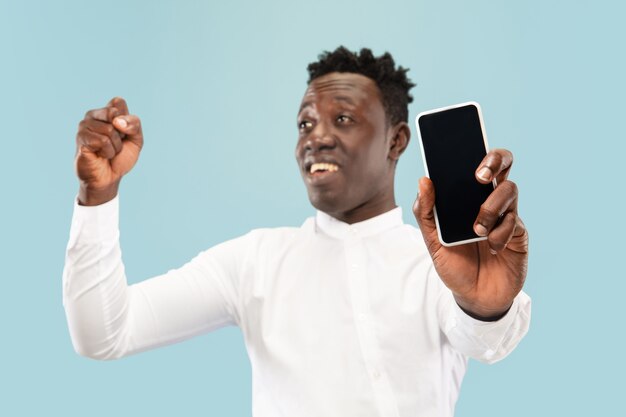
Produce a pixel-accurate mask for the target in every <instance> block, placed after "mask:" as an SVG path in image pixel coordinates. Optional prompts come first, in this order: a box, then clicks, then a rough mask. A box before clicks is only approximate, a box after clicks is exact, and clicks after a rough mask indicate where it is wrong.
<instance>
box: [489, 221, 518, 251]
mask: <svg viewBox="0 0 626 417" xmlns="http://www.w3.org/2000/svg"><path fill="white" fill-rule="evenodd" d="M516 217H517V215H516V214H515V213H513V212H511V211H509V212H508V213H507V214H506V215H505V216H504V218H503V219H502V222H500V223H499V224H498V225H497V226H496V227H495V228H494V229H493V230H492V231H491V233H489V236H488V237H487V240H488V242H489V247H490V248H491V253H492V254H495V253H498V252H500V251H501V250H502V249H504V248H505V247H506V245H508V243H509V242H510V241H511V239H512V238H513V233H514V232H515V225H516Z"/></svg>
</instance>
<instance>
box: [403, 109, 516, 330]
mask: <svg viewBox="0 0 626 417" xmlns="http://www.w3.org/2000/svg"><path fill="white" fill-rule="evenodd" d="M459 109H460V111H458V112H457V110H459ZM479 112H480V110H479V107H478V105H477V104H476V103H463V104H461V105H456V106H450V107H447V108H444V109H438V110H435V111H431V112H424V113H422V114H420V115H419V116H418V118H417V120H416V122H417V125H418V131H419V133H420V139H421V146H422V153H423V156H424V164H425V167H426V173H427V175H428V176H430V179H429V178H422V179H420V183H419V188H420V193H419V196H418V199H417V200H416V202H415V205H414V206H413V213H414V214H415V218H416V219H417V222H418V224H419V227H420V230H421V232H422V235H423V237H424V242H425V244H426V247H427V249H428V252H429V254H430V256H431V258H432V260H433V264H434V267H435V269H436V270H437V273H438V275H439V277H440V278H441V280H442V281H443V282H444V283H445V285H446V286H447V287H448V288H449V289H450V290H451V291H452V293H453V295H454V298H455V300H456V302H457V303H458V304H459V306H461V308H463V309H464V310H465V311H466V313H468V314H470V315H472V316H473V317H475V318H478V319H481V320H497V319H499V318H500V317H502V316H503V315H504V314H506V311H508V309H509V307H510V306H511V304H512V302H513V299H514V298H515V296H516V295H517V294H518V293H519V291H521V289H522V286H523V284H524V280H525V277H526V272H527V269H528V232H527V231H526V227H525V226H524V223H523V222H522V220H521V219H520V217H519V216H518V213H517V200H518V191H517V186H516V185H515V183H513V182H512V181H510V180H508V178H507V177H508V175H509V172H510V168H511V165H512V163H513V155H512V154H511V152H509V151H507V150H505V149H494V150H492V151H487V143H486V139H485V135H484V127H483V123H482V120H481V116H480V113H479ZM441 113H443V114H441ZM430 115H433V116H435V117H434V118H432V119H431V118H430V117H425V118H424V116H430ZM437 116H445V117H441V118H440V117H437ZM447 116H451V117H450V118H448V117H447ZM477 120H478V122H477ZM450 124H452V125H453V127H452V128H450ZM461 126H464V128H461ZM477 126H479V127H477ZM446 132H447V133H446ZM455 132H456V133H455ZM448 133H450V135H448ZM446 135H448V136H452V139H451V142H453V143H454V142H455V141H456V142H457V145H458V142H459V141H462V142H461V144H460V145H459V146H457V145H452V147H450V146H444V145H445V143H446V142H448V139H450V138H449V137H448V139H445V138H446ZM427 136H428V138H427ZM441 137H444V140H442V141H440V142H437V141H436V139H437V138H441ZM462 138H464V139H462ZM468 141H471V142H472V145H471V146H470V145H469V143H467V142H468ZM432 142H435V143H434V144H435V146H434V148H433V147H432V146H429V145H433V143H432ZM448 145H450V143H448ZM479 154H480V156H479ZM440 176H441V177H443V182H438V181H436V180H437V179H440ZM435 177H437V178H435ZM496 181H497V184H496ZM436 182H437V183H439V184H440V186H439V187H437V183H436ZM441 184H443V185H441ZM475 185H476V186H477V187H475ZM482 186H484V187H482ZM481 187H482V188H481ZM494 187H495V188H494ZM480 193H484V196H483V195H481V194H480ZM468 194H471V195H468ZM451 202H453V203H454V204H452V205H451V206H450V207H451V208H450V210H452V211H454V210H460V211H461V213H460V214H459V218H463V221H462V222H459V218H449V217H448V216H447V215H446V213H448V211H447V210H448V205H449V203H451ZM470 205H473V206H472V207H469V206H470ZM444 207H445V208H444ZM468 208H470V210H468ZM469 211H471V213H468V212H469ZM448 214H449V213H448ZM448 220H450V221H448ZM470 242H472V243H470ZM463 243H470V244H463Z"/></svg>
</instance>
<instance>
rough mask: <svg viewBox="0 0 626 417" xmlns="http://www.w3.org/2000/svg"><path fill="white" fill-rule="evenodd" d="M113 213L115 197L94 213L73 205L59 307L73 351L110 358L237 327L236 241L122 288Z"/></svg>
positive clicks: (238, 246)
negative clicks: (67, 327)
mask: <svg viewBox="0 0 626 417" xmlns="http://www.w3.org/2000/svg"><path fill="white" fill-rule="evenodd" d="M118 208H119V200H118V197H116V198H115V199H113V200H111V201H109V202H107V203H105V204H102V205H99V206H94V207H85V206H80V205H78V204H76V203H75V205H74V215H73V218H72V226H71V230H70V239H69V242H68V246H67V251H66V258H65V267H64V270H63V306H64V308H65V313H66V317H67V322H68V326H69V330H70V336H71V339H72V344H73V346H74V349H75V350H76V352H78V353H79V354H80V355H83V356H87V357H90V358H93V359H102V360H107V359H116V358H120V357H123V356H127V355H130V354H133V353H137V352H141V351H144V350H148V349H151V348H155V347H158V346H163V345H167V344H171V343H176V342H179V341H182V340H185V339H189V338H191V337H193V336H196V335H199V334H202V333H206V332H209V331H212V330H215V329H218V328H220V327H224V326H227V325H236V324H237V323H238V322H239V312H238V308H237V297H238V295H237V293H238V291H237V287H238V284H237V276H238V268H239V263H238V262H237V257H238V256H240V255H241V253H242V251H244V250H245V248H243V247H242V245H244V244H245V243H244V239H242V238H239V239H235V240H232V241H229V242H226V243H223V244H221V245H217V246H215V247H214V248H211V249H209V250H207V251H204V252H202V253H200V254H199V255H198V256H196V257H195V258H194V259H192V260H191V261H190V262H188V263H187V264H185V265H184V266H182V267H181V268H179V269H176V270H171V271H169V272H167V273H166V274H163V275H160V276H157V277H154V278H150V279H147V280H145V281H142V282H140V283H137V284H134V285H130V286H129V285H128V284H127V280H126V275H125V272H124V265H123V263H122V254H121V249H120V244H119V226H118V223H119V221H118V219H119V214H118V213H119V209H118Z"/></svg>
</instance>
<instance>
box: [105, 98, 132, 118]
mask: <svg viewBox="0 0 626 417" xmlns="http://www.w3.org/2000/svg"><path fill="white" fill-rule="evenodd" d="M107 107H115V108H116V109H118V110H119V114H120V115H127V114H129V113H128V104H126V100H124V99H123V98H122V97H113V98H112V99H111V100H109V102H108V103H107Z"/></svg>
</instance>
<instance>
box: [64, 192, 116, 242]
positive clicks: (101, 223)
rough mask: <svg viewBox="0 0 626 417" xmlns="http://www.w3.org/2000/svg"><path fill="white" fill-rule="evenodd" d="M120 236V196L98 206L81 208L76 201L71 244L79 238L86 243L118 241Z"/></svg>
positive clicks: (76, 200)
mask: <svg viewBox="0 0 626 417" xmlns="http://www.w3.org/2000/svg"><path fill="white" fill-rule="evenodd" d="M118 235H119V196H117V195H116V196H115V197H114V198H113V199H112V200H110V201H107V202H106V203H104V204H100V205H97V206H81V205H80V204H78V198H76V199H74V214H73V216H72V226H71V229H70V243H72V242H75V241H76V240H77V239H78V237H80V241H81V242H84V243H92V242H101V241H103V240H108V239H116V238H117V237H118Z"/></svg>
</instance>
